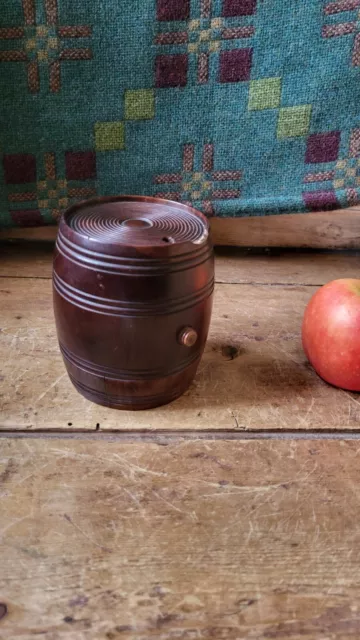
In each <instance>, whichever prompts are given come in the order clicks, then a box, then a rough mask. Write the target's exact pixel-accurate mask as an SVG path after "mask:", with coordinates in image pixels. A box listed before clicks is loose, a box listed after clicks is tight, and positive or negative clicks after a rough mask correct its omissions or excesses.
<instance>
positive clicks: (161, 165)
mask: <svg viewBox="0 0 360 640" xmlns="http://www.w3.org/2000/svg"><path fill="white" fill-rule="evenodd" d="M359 80H360V0H301V1H299V0H1V11H0V153H1V162H0V225H1V226H14V225H15V226H16V225H20V226H33V225H42V224H49V223H54V222H56V221H57V220H58V219H59V216H60V214H61V212H62V211H63V210H64V209H65V208H66V207H67V206H68V205H69V204H71V203H72V202H75V201H77V200H82V199H85V198H88V197H92V196H94V195H112V194H147V195H154V196H155V195H157V196H161V197H164V198H169V199H172V200H178V201H181V202H185V203H191V204H192V205H194V206H195V207H197V208H199V209H201V210H202V211H203V212H205V213H206V214H207V215H209V216H214V215H215V216H248V215H268V214H272V213H288V212H296V211H298V212H304V211H316V210H320V209H321V210H324V209H332V208H335V207H346V206H349V205H352V204H356V203H357V202H358V201H359V193H360V192H359V189H360V81H359Z"/></svg>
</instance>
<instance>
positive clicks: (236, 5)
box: [222, 0, 257, 18]
mask: <svg viewBox="0 0 360 640" xmlns="http://www.w3.org/2000/svg"><path fill="white" fill-rule="evenodd" d="M256 1H257V0H223V7H222V15H223V16H224V17H225V18H233V17H235V16H251V15H252V14H253V13H255V11H256Z"/></svg>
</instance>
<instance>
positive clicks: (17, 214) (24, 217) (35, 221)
mask: <svg viewBox="0 0 360 640" xmlns="http://www.w3.org/2000/svg"><path fill="white" fill-rule="evenodd" d="M10 215H11V218H12V221H13V222H14V223H15V224H16V225H18V226H19V227H39V226H41V225H43V224H44V220H43V218H42V215H41V213H40V211H39V209H21V210H19V211H10Z"/></svg>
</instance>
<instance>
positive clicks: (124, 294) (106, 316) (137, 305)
mask: <svg viewBox="0 0 360 640" xmlns="http://www.w3.org/2000/svg"><path fill="white" fill-rule="evenodd" d="M213 287H214V264H213V251H212V245H211V241H210V237H209V227H208V222H207V220H206V218H205V217H204V216H203V215H202V214H201V213H199V212H198V211H195V210H194V209H191V208H190V207H188V206H186V205H182V204H178V203H176V202H169V201H166V200H160V199H157V198H147V197H146V198H145V197H136V196H129V197H128V196H124V197H116V198H115V197H114V198H96V199H93V200H89V201H87V202H82V203H80V204H77V205H74V206H73V207H71V208H70V209H68V210H67V211H66V212H65V214H64V215H63V217H62V219H61V222H60V226H59V231H58V237H57V242H56V249H55V256H54V268H53V292H54V311H55V319H56V326H57V332H58V339H59V344H60V349H61V352H62V355H63V358H64V362H65V365H66V369H67V372H68V374H69V376H70V379H71V381H72V383H73V384H74V386H75V387H76V389H77V390H78V391H79V392H80V393H81V394H82V395H83V396H85V397H86V398H88V399H89V400H92V401H93V402H97V403H99V404H102V405H106V406H108V407H114V408H116V409H149V408H151V407H156V406H158V405H161V404H165V403H167V402H170V401H172V400H174V399H175V398H177V397H179V396H180V395H181V394H182V393H184V391H185V390H186V389H187V388H188V387H189V385H190V383H191V382H192V380H193V378H194V376H195V373H196V369H197V366H198V364H199V361H200V358H201V355H202V352H203V349H204V346H205V342H206V338H207V334H208V328H209V322H210V315H211V306H212V293H213Z"/></svg>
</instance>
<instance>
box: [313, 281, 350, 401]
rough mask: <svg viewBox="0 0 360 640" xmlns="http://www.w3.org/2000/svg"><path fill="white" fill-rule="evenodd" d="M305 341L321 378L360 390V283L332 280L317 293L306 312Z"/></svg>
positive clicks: (346, 387) (339, 385) (334, 383)
mask: <svg viewBox="0 0 360 640" xmlns="http://www.w3.org/2000/svg"><path fill="white" fill-rule="evenodd" d="M302 342H303V347H304V351H305V354H306V356H307V358H308V359H309V361H310V363H311V364H312V366H313V367H314V369H315V371H316V372H317V373H318V374H319V376H321V378H323V379H324V380H325V381H326V382H329V383H330V384H332V385H334V386H336V387H341V388H342V389H348V390H349V391H360V280H356V279H353V278H344V279H342V280H332V282H328V283H327V284H325V285H324V286H323V287H321V288H320V289H318V291H316V293H315V294H314V295H313V297H312V298H311V300H310V302H309V304H308V305H307V307H306V309H305V313H304V319H303V325H302Z"/></svg>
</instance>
